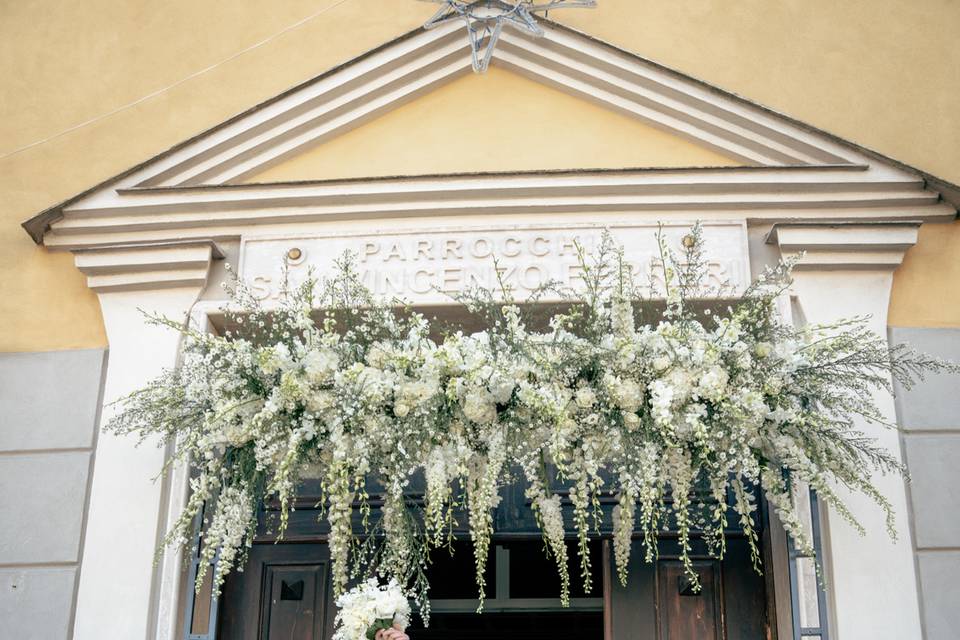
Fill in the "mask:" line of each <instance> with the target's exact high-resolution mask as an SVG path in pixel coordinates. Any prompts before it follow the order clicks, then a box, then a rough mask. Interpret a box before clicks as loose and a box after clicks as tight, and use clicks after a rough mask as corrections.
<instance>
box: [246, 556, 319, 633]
mask: <svg viewBox="0 0 960 640" xmlns="http://www.w3.org/2000/svg"><path fill="white" fill-rule="evenodd" d="M327 573H328V566H327V564H326V563H322V564H316V565H294V566H284V565H273V564H268V565H267V566H266V576H265V578H266V579H265V580H264V586H265V587H266V588H267V590H268V592H269V597H266V598H264V604H263V611H262V613H261V617H262V619H263V623H262V625H261V626H262V627H264V628H265V629H266V630H267V634H266V638H268V639H269V640H280V639H281V638H282V639H283V640H313V639H314V638H318V637H320V636H319V634H321V633H322V632H323V616H324V612H325V610H326V606H325V604H326V581H327Z"/></svg>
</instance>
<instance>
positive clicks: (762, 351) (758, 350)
mask: <svg viewBox="0 0 960 640" xmlns="http://www.w3.org/2000/svg"><path fill="white" fill-rule="evenodd" d="M753 352H754V353H755V354H757V357H758V358H766V357H767V356H769V355H770V354H771V353H773V346H772V345H771V344H770V343H769V342H758V343H757V344H756V346H755V347H754V348H753Z"/></svg>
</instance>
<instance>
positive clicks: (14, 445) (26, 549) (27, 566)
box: [0, 349, 106, 640]
mask: <svg viewBox="0 0 960 640" xmlns="http://www.w3.org/2000/svg"><path fill="white" fill-rule="evenodd" d="M105 356H106V354H105V351H104V350H103V349H86V350H76V351H53V352H43V353H0V496H2V497H0V523H3V524H2V526H0V637H4V638H17V640H63V639H65V638H69V637H70V627H71V624H72V618H73V611H74V606H75V600H76V585H77V577H78V574H79V571H80V559H81V554H82V550H83V549H82V546H83V527H84V516H85V512H86V503H87V496H88V494H89V485H90V471H91V465H92V462H93V451H94V447H95V445H96V430H97V420H98V417H99V413H98V412H99V407H100V395H101V389H102V386H103V374H104V365H105Z"/></svg>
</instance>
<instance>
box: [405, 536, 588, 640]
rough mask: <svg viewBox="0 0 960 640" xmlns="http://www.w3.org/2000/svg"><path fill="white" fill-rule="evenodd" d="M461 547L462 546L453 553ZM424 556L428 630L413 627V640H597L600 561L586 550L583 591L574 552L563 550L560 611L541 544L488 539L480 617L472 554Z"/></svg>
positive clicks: (464, 550) (466, 548)
mask: <svg viewBox="0 0 960 640" xmlns="http://www.w3.org/2000/svg"><path fill="white" fill-rule="evenodd" d="M457 546H461V545H457ZM462 546H463V547H464V548H459V549H456V550H455V553H453V554H451V553H449V552H448V551H447V550H445V549H439V550H436V551H435V553H434V554H433V555H432V556H431V566H430V571H429V575H430V585H431V588H430V594H431V603H432V609H433V610H432V613H431V616H430V626H429V627H426V628H425V627H424V626H423V623H422V621H421V620H419V619H417V620H415V621H414V623H413V625H412V627H411V629H410V633H411V636H412V637H415V638H416V639H417V640H441V639H448V638H462V639H464V640H540V639H543V640H547V639H550V640H568V639H569V640H603V637H604V627H603V588H604V587H603V557H602V555H603V554H602V551H601V543H600V541H594V542H591V544H590V565H591V571H590V585H591V589H590V591H589V592H587V590H586V589H585V588H584V581H583V579H582V577H581V576H580V572H581V569H580V561H579V556H578V555H577V549H576V544H575V543H573V542H569V543H568V553H567V557H568V559H569V560H568V562H569V566H568V572H569V574H570V576H571V585H570V606H569V607H567V608H564V607H563V606H562V605H561V603H560V598H559V594H560V579H559V577H558V576H557V569H556V566H555V564H554V560H553V558H551V557H548V556H547V554H546V551H545V549H544V544H543V542H542V541H541V540H504V539H499V540H497V539H495V541H494V544H493V545H492V548H491V553H490V558H489V559H488V563H487V572H486V574H487V575H486V576H485V577H486V582H487V589H486V594H485V595H486V598H485V601H484V605H483V613H482V614H479V613H477V606H478V604H479V603H478V600H477V591H476V590H477V587H476V581H475V580H474V578H473V573H474V567H473V552H472V550H471V549H470V548H469V546H468V545H462Z"/></svg>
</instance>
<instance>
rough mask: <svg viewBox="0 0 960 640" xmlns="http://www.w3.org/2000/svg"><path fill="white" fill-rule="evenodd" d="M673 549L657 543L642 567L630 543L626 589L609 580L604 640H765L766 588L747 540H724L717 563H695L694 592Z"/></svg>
mask: <svg viewBox="0 0 960 640" xmlns="http://www.w3.org/2000/svg"><path fill="white" fill-rule="evenodd" d="M673 546H675V545H673V544H672V543H671V542H669V541H664V542H662V543H661V545H660V547H661V548H660V557H659V558H658V559H657V560H656V561H655V562H653V563H647V562H645V561H644V557H643V548H642V546H641V545H640V543H638V542H635V543H634V545H633V550H632V553H631V555H630V563H629V569H630V575H629V578H628V581H627V586H626V587H623V586H621V585H620V583H619V581H617V580H616V579H615V578H613V579H612V580H611V582H612V586H611V587H610V594H609V597H608V600H607V601H608V603H609V608H610V610H609V614H608V615H609V620H610V629H611V633H610V638H609V640H767V638H768V634H767V629H768V621H767V606H766V603H767V596H766V584H765V582H764V579H763V576H762V575H760V574H758V573H757V572H756V571H754V570H753V567H752V564H751V561H750V552H749V549H748V547H747V543H746V541H745V540H743V539H742V538H735V537H731V538H729V539H728V540H727V553H726V556H725V557H724V559H723V561H722V562H721V561H717V560H714V559H711V558H707V557H702V558H698V559H696V560H695V561H694V567H695V568H696V570H697V572H698V574H699V576H700V582H701V586H702V589H701V591H700V592H699V593H695V592H693V590H692V589H690V588H689V583H688V581H687V579H686V577H685V576H684V571H683V564H682V563H681V562H680V561H679V560H678V559H677V558H676V556H673V555H671V552H672V551H675V550H674V549H673V548H672V547H673ZM609 562H610V565H609V567H608V570H609V571H611V572H612V573H613V576H615V575H616V573H615V572H616V568H615V567H614V566H613V564H612V562H613V561H612V559H611V560H610V561H609Z"/></svg>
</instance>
